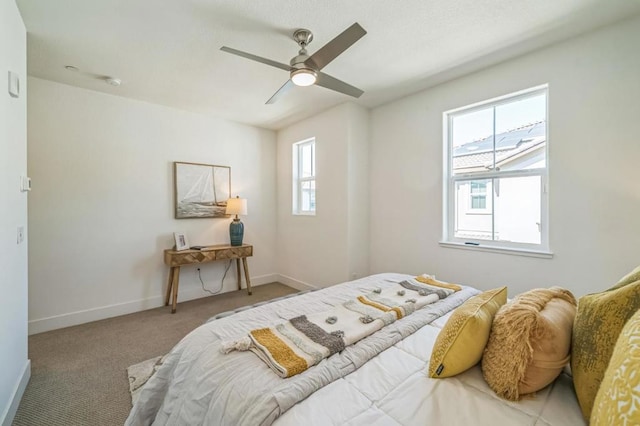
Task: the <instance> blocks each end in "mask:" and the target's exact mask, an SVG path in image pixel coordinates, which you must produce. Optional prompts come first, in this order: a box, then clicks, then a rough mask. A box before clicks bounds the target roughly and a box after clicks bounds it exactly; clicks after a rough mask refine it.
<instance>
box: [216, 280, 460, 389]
mask: <svg viewBox="0 0 640 426" xmlns="http://www.w3.org/2000/svg"><path fill="white" fill-rule="evenodd" d="M460 289H461V287H459V286H457V285H455V284H448V283H444V282H441V281H436V280H435V279H433V278H432V277H430V276H426V275H421V276H419V277H416V278H415V279H409V280H405V281H402V282H400V283H397V284H394V285H393V286H391V287H389V288H386V289H384V290H382V289H379V288H378V289H375V290H374V291H373V292H370V293H368V294H366V295H361V296H358V297H357V298H356V299H353V300H349V301H347V302H345V303H342V304H340V305H336V306H334V307H333V308H331V309H330V310H328V311H324V312H320V313H317V314H310V315H301V316H298V317H296V318H292V319H290V320H289V321H286V322H284V323H281V324H278V325H276V326H273V327H267V328H260V329H256V330H252V331H251V332H250V333H249V335H248V336H245V337H243V338H242V339H239V340H236V341H234V342H230V343H228V344H226V345H224V351H225V352H230V351H232V350H240V351H244V350H250V351H252V352H253V353H255V354H256V355H257V356H258V357H259V358H260V359H262V360H263V361H264V362H265V363H266V364H267V365H268V366H269V367H270V368H271V369H272V370H273V371H274V372H275V373H276V374H278V375H279V376H280V377H283V378H286V377H291V376H294V375H296V374H299V373H302V372H303V371H305V370H307V369H308V368H310V367H312V366H314V365H316V364H317V363H319V362H320V361H322V360H323V359H325V358H327V357H329V356H331V355H333V354H335V353H336V352H340V351H342V350H343V349H344V348H345V347H346V346H349V345H351V344H353V343H355V342H357V341H358V340H360V339H362V338H364V337H367V336H369V335H371V334H372V333H375V332H376V331H378V330H380V329H381V328H383V327H384V326H386V325H388V324H391V323H393V322H395V321H396V320H398V319H401V318H403V317H405V316H407V315H410V314H411V313H412V312H414V311H415V310H416V309H420V308H422V307H423V306H426V305H428V304H431V303H434V302H437V301H438V300H440V299H444V298H445V297H447V296H449V295H450V294H452V293H453V292H455V291H459V290H460Z"/></svg>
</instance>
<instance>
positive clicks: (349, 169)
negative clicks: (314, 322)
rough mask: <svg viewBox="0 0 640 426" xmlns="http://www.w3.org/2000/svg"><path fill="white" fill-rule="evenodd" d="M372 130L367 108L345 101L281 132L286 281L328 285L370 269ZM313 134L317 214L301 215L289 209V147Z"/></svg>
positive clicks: (281, 260) (281, 267) (281, 253)
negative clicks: (370, 147) (369, 193)
mask: <svg viewBox="0 0 640 426" xmlns="http://www.w3.org/2000/svg"><path fill="white" fill-rule="evenodd" d="M368 130H369V113H368V111H367V110H365V109H363V108H361V107H359V106H356V105H355V104H351V103H346V104H343V105H339V106H337V107H335V108H332V109H330V110H328V111H325V112H324V113H322V114H318V115H317V116H315V117H313V118H309V119H307V120H303V121H300V122H298V123H296V124H294V125H292V126H289V127H287V128H285V129H282V130H280V131H279V132H278V245H277V246H278V272H279V273H280V274H281V279H282V281H283V282H284V283H286V284H289V285H293V286H296V287H298V288H302V287H304V286H307V285H308V286H313V287H326V286H328V285H332V284H337V283H340V282H344V281H348V280H350V279H351V278H352V277H353V276H354V274H355V276H363V275H366V274H368V269H369V265H368V250H367V244H368V208H367V205H368V183H367V176H368V146H367V139H368ZM311 137H315V140H316V215H315V216H297V215H293V214H292V213H291V203H292V163H291V161H292V158H291V155H292V148H291V146H292V145H293V144H294V143H296V142H300V141H302V140H305V139H308V138H311ZM356 157H358V159H359V161H355V160H354V159H355V158H356Z"/></svg>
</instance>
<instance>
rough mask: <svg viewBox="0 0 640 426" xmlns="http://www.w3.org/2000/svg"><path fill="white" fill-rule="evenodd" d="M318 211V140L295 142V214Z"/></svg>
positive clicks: (311, 213)
mask: <svg viewBox="0 0 640 426" xmlns="http://www.w3.org/2000/svg"><path fill="white" fill-rule="evenodd" d="M315 213H316V140H315V139H313V138H312V139H307V140H304V141H302V142H298V143H295V144H293V214H299V215H314V214H315Z"/></svg>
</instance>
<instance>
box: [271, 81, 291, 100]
mask: <svg viewBox="0 0 640 426" xmlns="http://www.w3.org/2000/svg"><path fill="white" fill-rule="evenodd" d="M292 87H293V81H291V79H289V80H287V82H286V83H285V84H283V85H282V87H281V88H279V89H278V91H277V92H276V93H274V94H273V96H272V97H270V98H269V100H268V101H267V102H266V103H265V105H269V104H273V103H275V102H276V101H277V100H278V98H280V96H282V95H284V94H285V93H287V92H288V91H289V90H290V89H291V88H292Z"/></svg>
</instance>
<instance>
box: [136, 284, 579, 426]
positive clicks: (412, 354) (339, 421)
mask: <svg viewBox="0 0 640 426" xmlns="http://www.w3.org/2000/svg"><path fill="white" fill-rule="evenodd" d="M408 277H409V276H407V275H403V274H380V275H374V276H371V277H367V278H363V279H361V280H356V281H352V282H350V283H347V284H344V285H341V286H335V287H331V288H328V289H324V290H321V291H318V292H314V293H308V294H305V295H301V296H298V297H296V298H293V299H286V300H282V301H279V302H274V303H271V304H267V305H263V306H260V307H256V308H254V309H250V310H248V311H244V312H240V313H237V314H235V315H232V316H230V317H227V318H222V319H219V320H216V321H213V322H211V323H208V324H205V325H203V326H201V327H199V328H198V329H196V330H194V331H193V332H192V333H190V334H189V335H188V336H187V337H185V338H184V339H183V340H182V341H181V342H180V343H179V344H178V345H176V347H175V348H174V349H173V350H172V351H171V352H170V354H169V355H168V356H167V358H166V360H165V363H164V365H163V366H162V367H161V368H160V369H159V370H158V372H157V373H156V374H155V375H154V376H153V377H152V378H151V379H150V380H149V382H148V383H147V384H146V385H145V387H144V389H143V390H142V392H141V393H140V397H139V399H138V402H137V403H136V405H135V406H134V407H133V409H132V411H131V413H130V416H129V418H128V419H127V423H126V424H128V425H148V424H159V425H163V424H171V425H234V426H235V425H261V424H270V423H272V422H273V421H274V420H275V421H276V423H275V424H276V425H278V426H282V425H300V424H315V425H343V424H352V425H367V426H370V425H373V424H380V425H398V424H401V425H412V424H416V425H418V424H419V425H424V424H427V423H431V424H462V423H463V422H466V423H469V424H531V425H533V424H539V425H545V424H558V425H560V424H562V425H565V424H582V423H581V422H582V419H581V417H580V410H579V408H578V406H577V403H576V401H575V396H574V395H573V391H572V387H571V384H570V381H568V380H567V379H566V378H561V379H560V380H559V381H557V382H556V384H555V385H553V386H552V387H549V388H547V389H545V390H544V391H543V392H540V393H539V394H538V396H537V398H536V399H532V400H527V401H524V402H520V403H506V402H504V401H502V400H500V399H498V398H497V397H496V396H495V395H494V394H493V392H492V391H491V390H490V389H488V387H487V386H486V384H485V383H484V381H483V380H482V376H481V374H480V372H479V370H478V369H477V367H476V368H475V369H473V370H471V371H469V372H467V373H465V374H463V375H461V376H458V377H455V378H451V379H438V380H436V379H428V378H427V377H426V370H427V366H428V359H429V356H430V353H431V347H432V345H433V341H434V339H435V337H436V336H437V333H438V332H439V328H438V327H441V326H442V325H443V324H444V322H445V321H446V320H444V319H440V320H436V322H435V323H434V325H433V326H430V325H426V326H425V324H427V323H430V322H432V321H433V319H434V318H437V317H440V316H442V315H443V314H445V313H446V312H448V311H450V310H451V309H452V308H453V307H455V306H457V305H459V304H460V303H462V301H463V300H465V299H466V298H467V297H469V296H470V295H472V294H475V293H477V291H475V290H473V289H470V288H465V289H464V290H463V291H461V292H459V293H457V294H456V295H454V296H451V297H448V298H447V299H444V300H443V301H441V302H444V303H441V302H439V303H436V304H434V305H430V306H428V307H427V308H425V309H423V310H419V311H417V312H415V313H414V314H412V315H410V316H408V317H406V318H404V319H403V320H401V321H397V322H396V323H394V324H392V325H390V326H388V327H385V328H384V329H383V330H382V331H381V332H378V333H375V334H374V335H373V336H370V337H368V338H366V339H364V340H362V341H360V342H358V343H357V344H356V345H352V346H350V347H348V348H347V349H345V350H344V351H343V352H341V353H340V354H336V355H334V356H332V357H330V358H329V359H326V360H324V361H322V362H321V363H320V364H318V365H317V366H316V367H314V368H312V369H310V370H309V371H307V372H305V373H302V374H300V375H298V376H294V377H292V378H289V379H281V378H280V377H278V376H277V375H275V374H274V373H273V372H272V371H271V370H269V368H268V367H267V366H266V365H265V364H264V363H263V362H262V361H260V360H259V359H258V357H256V356H255V355H254V354H252V353H248V352H244V353H233V354H228V355H223V354H222V353H221V351H220V348H221V345H222V342H223V341H227V340H231V339H235V338H237V337H239V336H242V335H245V334H246V333H247V332H248V331H249V330H251V329H254V328H258V327H263V326H267V325H273V324H276V323H278V322H282V321H283V320H287V319H289V318H291V317H294V316H297V315H301V314H306V313H310V312H322V311H325V310H327V309H328V308H329V307H331V306H333V305H335V304H338V303H342V302H344V301H346V300H348V299H352V298H354V297H356V296H357V295H359V294H362V293H363V292H368V291H370V290H371V289H372V288H373V287H377V286H384V285H390V283H391V282H398V281H400V280H402V279H406V278H408ZM416 330H417V332H415V333H414V334H412V335H411V336H409V337H407V335H408V334H410V333H413V332H414V331H416ZM403 337H404V340H401V339H402V338H403ZM389 342H390V343H389ZM396 342H397V343H396ZM393 343H395V345H393V346H391V347H389V346H390V344H393ZM385 349H386V350H385ZM381 351H382V352H381ZM380 352H381V353H380ZM377 353H379V355H377V356H376V354H377ZM371 358H373V359H371ZM369 359H370V360H369ZM368 360H369V361H368ZM366 361H368V362H366ZM365 362H366V363H365ZM363 364H364V365H363ZM358 367H359V368H358ZM354 370H355V371H354ZM314 391H315V393H313V392H314ZM309 395H310V396H309ZM307 396H308V398H307ZM304 398H306V399H304ZM303 399H304V400H303ZM296 403H297V404H296ZM291 407H292V408H291ZM287 410H288V411H287ZM283 413H284V415H282V414H283ZM281 415H282V417H279V416H281ZM278 417H279V418H278Z"/></svg>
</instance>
